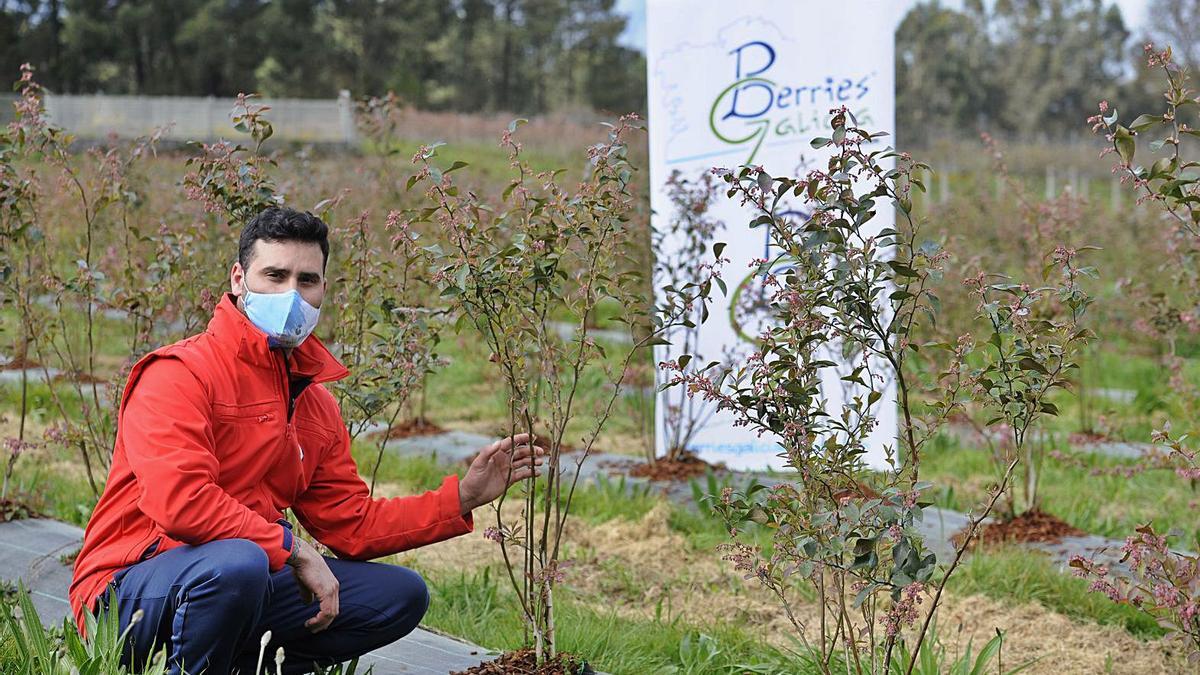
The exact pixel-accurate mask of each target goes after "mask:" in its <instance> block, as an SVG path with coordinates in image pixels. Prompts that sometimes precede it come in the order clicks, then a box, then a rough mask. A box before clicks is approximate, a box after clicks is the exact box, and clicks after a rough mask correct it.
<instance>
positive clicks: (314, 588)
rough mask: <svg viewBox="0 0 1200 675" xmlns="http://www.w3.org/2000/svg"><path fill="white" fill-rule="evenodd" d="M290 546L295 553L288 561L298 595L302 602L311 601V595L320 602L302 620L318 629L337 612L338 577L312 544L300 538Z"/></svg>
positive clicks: (312, 629) (333, 617) (326, 625)
mask: <svg viewBox="0 0 1200 675" xmlns="http://www.w3.org/2000/svg"><path fill="white" fill-rule="evenodd" d="M293 546H295V547H296V550H297V551H299V554H298V555H297V557H296V562H295V563H294V564H292V563H290V562H289V564H292V573H293V574H295V575H296V584H297V585H298V586H299V587H300V598H301V599H302V600H304V602H305V603H311V602H312V601H313V599H316V600H318V601H319V602H320V603H321V609H320V611H318V612H317V615H316V616H314V617H313V618H311V619H309V620H308V621H305V622H304V626H305V627H306V628H308V629H309V630H310V631H312V632H314V633H319V632H321V631H323V630H325V629H326V628H328V627H329V624H331V623H333V620H334V619H335V618H336V617H337V615H338V609H339V608H338V580H337V577H335V576H333V572H331V571H330V569H329V564H328V563H326V562H325V558H323V557H321V554H320V553H318V552H317V550H316V549H315V548H313V547H312V546H309V545H308V544H307V543H305V542H304V540H302V539H300V538H297V539H296V540H295V543H294V544H293Z"/></svg>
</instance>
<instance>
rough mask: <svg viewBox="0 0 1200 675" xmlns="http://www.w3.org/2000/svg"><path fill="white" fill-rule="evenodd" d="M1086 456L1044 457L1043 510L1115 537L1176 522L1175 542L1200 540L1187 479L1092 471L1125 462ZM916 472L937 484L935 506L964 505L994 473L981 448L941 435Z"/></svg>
mask: <svg viewBox="0 0 1200 675" xmlns="http://www.w3.org/2000/svg"><path fill="white" fill-rule="evenodd" d="M1085 461H1086V464H1085V466H1083V467H1077V466H1071V465H1068V464H1064V463H1063V462H1060V461H1058V460H1055V459H1053V458H1050V457H1047V459H1046V461H1045V463H1044V466H1043V468H1042V477H1041V484H1040V488H1039V490H1040V493H1041V499H1042V508H1043V510H1045V511H1047V512H1049V513H1052V514H1054V515H1056V516H1058V517H1059V518H1062V519H1063V520H1064V521H1066V522H1067V523H1070V524H1071V525H1074V526H1075V527H1077V528H1079V529H1081V530H1084V531H1086V532H1090V533H1092V534H1098V535H1101V536H1105V537H1112V538H1117V539H1124V538H1125V537H1126V536H1127V535H1129V534H1130V533H1132V532H1133V530H1134V528H1136V527H1137V526H1139V525H1141V524H1143V523H1146V522H1153V523H1155V524H1156V525H1158V526H1159V528H1160V529H1165V528H1164V527H1163V526H1172V527H1178V528H1181V529H1182V531H1183V532H1184V533H1185V534H1184V536H1183V538H1182V539H1183V540H1182V542H1180V543H1179V545H1182V546H1184V547H1191V548H1194V547H1197V546H1200V541H1198V540H1197V538H1196V537H1197V535H1198V534H1200V525H1197V523H1196V508H1197V503H1198V502H1200V493H1197V491H1196V488H1195V487H1194V486H1192V485H1191V484H1190V483H1189V482H1188V481H1185V480H1182V479H1180V478H1179V477H1177V476H1176V475H1175V474H1174V473H1171V472H1166V471H1150V472H1146V473H1142V474H1139V475H1135V476H1133V477H1131V478H1126V477H1123V476H1119V475H1118V476H1108V475H1092V468H1098V469H1104V468H1113V467H1120V466H1122V465H1127V464H1128V463H1129V462H1128V461H1126V460H1121V459H1115V458H1109V457H1102V456H1097V455H1091V456H1088V457H1087V458H1086V460H1085ZM921 476H922V478H924V479H926V480H930V481H932V482H933V483H934V485H936V486H937V493H936V504H937V505H938V506H941V507H944V508H949V509H954V510H956V511H967V510H970V509H971V508H972V507H973V506H975V505H977V504H978V503H979V502H980V501H981V500H982V499H983V497H984V494H985V490H986V489H987V485H988V484H989V483H991V482H995V480H996V479H997V478H998V477H999V474H998V472H997V471H996V469H995V468H994V465H993V464H992V462H991V459H990V455H989V454H988V453H987V452H986V450H980V449H977V448H973V447H968V446H964V445H962V444H960V443H959V442H957V441H955V440H952V439H949V438H946V437H944V436H943V437H939V438H938V439H937V440H936V442H934V443H931V444H930V445H929V446H928V448H927V452H926V454H925V456H924V458H923V460H922V462H921ZM1020 494H1021V493H1020V492H1019V491H1018V496H1020ZM1020 503H1021V502H1020V501H1018V505H1020Z"/></svg>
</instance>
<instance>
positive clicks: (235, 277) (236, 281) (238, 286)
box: [229, 261, 246, 297]
mask: <svg viewBox="0 0 1200 675" xmlns="http://www.w3.org/2000/svg"><path fill="white" fill-rule="evenodd" d="M245 282H246V271H245V270H244V269H242V263H241V262H240V261H234V263H233V267H231V268H229V290H230V291H231V292H232V293H233V294H234V295H236V296H238V297H241V295H242V289H244V288H245V287H246V285H245Z"/></svg>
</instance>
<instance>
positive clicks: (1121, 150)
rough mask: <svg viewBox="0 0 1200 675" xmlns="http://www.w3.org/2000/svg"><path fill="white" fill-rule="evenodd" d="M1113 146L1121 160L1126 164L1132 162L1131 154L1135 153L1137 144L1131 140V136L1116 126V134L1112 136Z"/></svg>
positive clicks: (1126, 130) (1127, 130) (1121, 127)
mask: <svg viewBox="0 0 1200 675" xmlns="http://www.w3.org/2000/svg"><path fill="white" fill-rule="evenodd" d="M1113 144H1114V145H1116V147H1117V154H1118V155H1120V156H1121V160H1122V161H1123V162H1125V163H1126V164H1128V163H1129V162H1132V161H1133V154H1134V152H1136V151H1137V143H1136V142H1135V141H1134V140H1133V134H1132V133H1130V132H1129V129H1126V128H1125V127H1123V126H1117V130H1116V132H1114V134H1113Z"/></svg>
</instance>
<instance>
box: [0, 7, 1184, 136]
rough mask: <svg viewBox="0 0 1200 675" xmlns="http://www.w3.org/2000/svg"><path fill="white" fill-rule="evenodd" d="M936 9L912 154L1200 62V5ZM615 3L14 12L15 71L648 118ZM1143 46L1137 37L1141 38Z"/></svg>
mask: <svg viewBox="0 0 1200 675" xmlns="http://www.w3.org/2000/svg"><path fill="white" fill-rule="evenodd" d="M960 7H961V8H952V7H949V6H944V5H942V4H941V3H940V2H938V1H937V0H926V1H923V2H920V3H918V4H917V5H915V6H914V7H913V8H912V9H911V10H910V11H909V12H908V13H907V15H906V16H905V17H904V19H903V21H902V23H901V24H900V26H899V28H898V30H897V33H896V82H897V100H896V120H897V132H898V137H899V141H900V142H901V143H903V144H904V145H910V146H911V145H913V144H923V143H927V142H929V141H931V140H934V139H937V138H942V137H946V136H957V137H961V136H974V135H975V134H976V133H977V132H979V131H989V132H991V133H993V134H1000V135H1005V136H1017V137H1025V138H1064V137H1072V136H1077V135H1079V134H1080V133H1082V132H1083V131H1084V124H1083V120H1085V119H1086V118H1087V117H1088V116H1089V115H1091V114H1093V113H1094V112H1095V106H1096V102H1098V101H1100V100H1102V99H1104V100H1109V101H1111V102H1113V104H1114V105H1116V106H1118V107H1123V108H1126V109H1152V108H1153V107H1154V106H1156V105H1158V104H1159V103H1160V101H1159V100H1158V99H1159V96H1160V95H1159V94H1156V93H1154V92H1155V88H1154V86H1153V84H1151V83H1150V82H1151V81H1152V80H1151V77H1150V76H1148V75H1147V70H1146V68H1145V67H1144V58H1143V56H1142V44H1143V43H1144V42H1149V41H1154V42H1156V43H1158V44H1160V45H1161V44H1168V43H1169V44H1171V45H1173V46H1174V47H1175V49H1176V54H1177V60H1178V61H1180V62H1182V63H1183V64H1184V65H1188V66H1195V65H1197V59H1200V39H1198V34H1197V32H1198V31H1200V0H1150V4H1149V11H1148V22H1147V24H1148V29H1147V30H1146V31H1144V32H1143V33H1140V34H1138V35H1134V34H1133V32H1132V30H1131V28H1130V27H1129V26H1128V25H1127V24H1126V22H1125V19H1124V17H1122V15H1121V11H1120V9H1119V8H1118V7H1117V6H1116V5H1115V4H1114V3H1113V2H1111V1H1109V0H965V1H964V2H963V3H962V5H961V6H960ZM625 24H626V17H625V16H624V15H622V14H620V13H618V12H617V11H616V9H615V0H0V75H2V76H4V77H7V79H8V80H10V81H12V80H15V79H16V77H17V73H18V68H19V65H20V64H21V63H23V62H30V63H32V64H33V65H34V66H35V67H36V68H37V70H38V78H39V79H40V80H41V81H43V82H45V83H46V85H47V86H48V88H49V89H50V90H51V91H58V92H65V93H96V92H103V93H110V94H150V95H192V96H204V95H212V96H232V95H235V94H237V93H239V92H251V91H254V92H259V93H261V94H264V95H267V96H285V97H302V98H310V97H311V98H330V97H334V96H337V94H338V92H339V91H340V90H343V89H345V90H349V91H350V92H351V93H352V94H353V95H354V96H356V97H359V96H364V95H380V94H383V93H385V92H387V91H394V92H396V93H397V94H398V95H399V96H400V97H401V98H402V99H403V100H404V101H405V102H407V103H409V104H412V105H415V106H418V107H421V108H428V109H439V110H457V111H463V112H478V111H509V112H515V113H520V114H532V113H541V112H546V111H550V110H563V109H593V110H603V111H608V112H618V113H620V112H626V111H631V110H633V111H644V110H645V105H646V91H645V82H646V74H645V58H644V56H643V55H642V54H641V53H640V52H639V51H638V50H636V49H631V48H629V47H627V46H624V45H622V44H621V43H620V42H619V38H620V36H621V34H622V32H623V31H624V30H625ZM1131 38H1133V39H1131Z"/></svg>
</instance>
